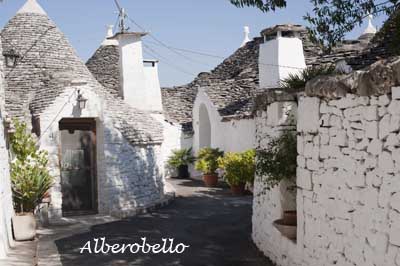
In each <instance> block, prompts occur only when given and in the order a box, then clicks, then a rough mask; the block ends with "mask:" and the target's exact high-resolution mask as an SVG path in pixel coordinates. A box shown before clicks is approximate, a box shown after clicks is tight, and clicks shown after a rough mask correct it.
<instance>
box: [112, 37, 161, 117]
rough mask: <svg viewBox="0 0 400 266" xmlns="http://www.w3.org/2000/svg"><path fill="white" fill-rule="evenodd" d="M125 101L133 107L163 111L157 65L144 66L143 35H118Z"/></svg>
mask: <svg viewBox="0 0 400 266" xmlns="http://www.w3.org/2000/svg"><path fill="white" fill-rule="evenodd" d="M116 38H117V40H118V42H119V52H120V69H121V84H122V92H123V97H124V100H125V101H126V102H127V103H128V104H129V105H131V106H132V107H135V108H138V109H140V110H147V111H162V105H161V91H160V83H159V80H158V69H157V64H156V65H155V66H154V67H148V66H146V67H145V66H144V63H143V49H142V40H141V33H126V34H118V35H117V37H116Z"/></svg>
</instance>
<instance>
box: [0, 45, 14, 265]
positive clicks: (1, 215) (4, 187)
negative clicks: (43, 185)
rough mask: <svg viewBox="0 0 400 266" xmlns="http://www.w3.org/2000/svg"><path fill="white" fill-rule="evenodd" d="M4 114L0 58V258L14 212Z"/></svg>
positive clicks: (9, 238) (7, 244)
mask: <svg viewBox="0 0 400 266" xmlns="http://www.w3.org/2000/svg"><path fill="white" fill-rule="evenodd" d="M0 47H1V43H0ZM0 54H1V49H0ZM4 115H5V112H4V80H3V62H2V60H1V58H0V259H1V258H4V257H5V256H6V253H7V251H8V249H9V247H10V246H11V245H12V244H13V243H12V242H13V240H12V239H13V238H12V232H11V217H12V216H13V214H14V210H13V206H12V194H11V183H10V171H9V157H8V150H7V148H6V141H5V135H4V126H3V125H4V124H3V123H4Z"/></svg>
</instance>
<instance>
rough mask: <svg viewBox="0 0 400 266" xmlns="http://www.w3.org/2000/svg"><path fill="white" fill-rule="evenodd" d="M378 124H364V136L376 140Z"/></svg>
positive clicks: (371, 122)
mask: <svg viewBox="0 0 400 266" xmlns="http://www.w3.org/2000/svg"><path fill="white" fill-rule="evenodd" d="M378 132H379V130H378V122H377V121H369V122H366V123H365V136H366V137H367V138H370V139H377V138H378Z"/></svg>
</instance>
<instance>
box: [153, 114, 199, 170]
mask: <svg viewBox="0 0 400 266" xmlns="http://www.w3.org/2000/svg"><path fill="white" fill-rule="evenodd" d="M151 116H152V117H153V118H154V119H156V120H157V121H158V122H160V123H161V124H162V126H163V136H164V141H163V143H162V146H161V150H162V153H161V154H162V155H161V157H162V161H163V163H164V176H166V177H171V175H174V174H176V173H174V172H173V169H170V168H169V167H168V165H167V160H168V158H169V157H170V156H171V154H172V151H173V150H179V149H187V148H191V147H192V146H193V136H192V135H191V134H186V133H184V132H183V131H182V126H181V125H176V124H173V123H169V122H168V121H166V120H165V117H164V115H163V114H152V115H151ZM192 168H193V166H192Z"/></svg>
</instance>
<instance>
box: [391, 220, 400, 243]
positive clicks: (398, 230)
mask: <svg viewBox="0 0 400 266" xmlns="http://www.w3.org/2000/svg"><path fill="white" fill-rule="evenodd" d="M389 242H390V244H392V245H395V246H398V247H400V225H393V224H392V225H391V226H390V230H389Z"/></svg>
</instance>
